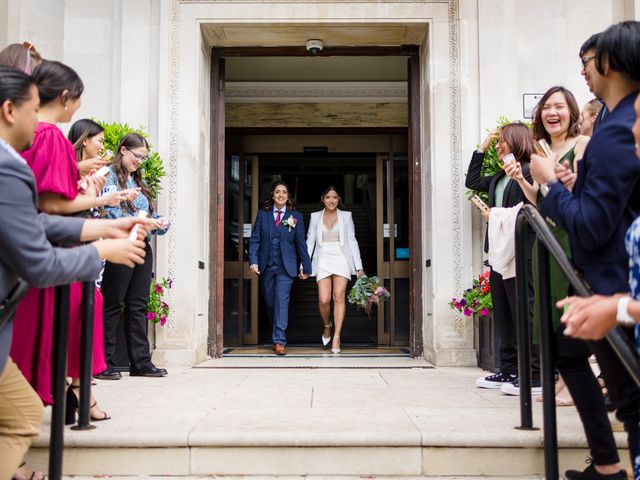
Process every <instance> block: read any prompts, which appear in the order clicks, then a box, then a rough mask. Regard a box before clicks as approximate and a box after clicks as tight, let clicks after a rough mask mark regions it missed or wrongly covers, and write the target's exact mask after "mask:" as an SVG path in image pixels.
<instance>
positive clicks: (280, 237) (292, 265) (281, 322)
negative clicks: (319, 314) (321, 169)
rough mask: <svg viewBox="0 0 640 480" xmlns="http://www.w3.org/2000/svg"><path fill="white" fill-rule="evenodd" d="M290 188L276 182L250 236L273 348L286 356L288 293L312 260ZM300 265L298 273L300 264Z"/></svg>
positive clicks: (252, 264) (252, 265) (251, 261)
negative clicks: (269, 322) (290, 194)
mask: <svg viewBox="0 0 640 480" xmlns="http://www.w3.org/2000/svg"><path fill="white" fill-rule="evenodd" d="M294 208H295V207H294V206H293V202H292V200H291V199H290V198H289V187H288V186H287V184H286V183H285V182H283V181H282V180H278V181H276V182H275V183H274V184H273V185H272V186H271V190H270V192H269V199H268V200H267V201H266V202H264V209H263V210H259V211H258V215H257V217H256V222H255V224H254V226H253V232H252V233H251V238H250V239H249V265H250V266H249V268H250V269H251V271H252V272H254V273H255V274H256V275H259V276H260V291H261V292H262V296H263V297H264V301H265V304H266V306H267V313H268V315H269V320H271V325H272V329H273V331H272V339H273V351H274V352H275V354H276V355H285V354H286V349H285V346H286V345H287V337H286V331H287V325H288V324H289V294H290V292H291V287H292V285H293V281H294V280H295V278H296V276H299V277H300V278H301V279H302V280H305V279H306V278H308V277H309V275H310V274H311V260H310V259H309V253H308V252H307V244H306V241H305V233H304V221H303V219H302V215H301V214H300V212H297V211H295V210H294ZM300 265H301V268H300V273H299V274H298V266H300Z"/></svg>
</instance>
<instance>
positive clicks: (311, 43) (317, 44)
mask: <svg viewBox="0 0 640 480" xmlns="http://www.w3.org/2000/svg"><path fill="white" fill-rule="evenodd" d="M305 47H306V48H307V52H309V53H310V54H311V55H317V54H319V53H320V52H321V51H322V49H323V48H324V43H322V40H307V43H306V45H305Z"/></svg>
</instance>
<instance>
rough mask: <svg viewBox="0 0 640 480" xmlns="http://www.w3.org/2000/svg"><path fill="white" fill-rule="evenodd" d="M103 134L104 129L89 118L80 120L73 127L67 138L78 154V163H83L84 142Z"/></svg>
mask: <svg viewBox="0 0 640 480" xmlns="http://www.w3.org/2000/svg"><path fill="white" fill-rule="evenodd" d="M102 132H104V128H102V126H101V125H100V124H99V123H98V122H94V121H93V120H90V119H88V118H83V119H81V120H78V121H77V122H74V123H73V125H71V128H70V129H69V135H67V138H68V139H69V141H70V142H71V143H73V149H74V150H75V152H76V161H78V162H81V161H82V154H83V151H84V141H85V140H86V139H87V138H91V137H95V136H96V135H98V134H99V133H102Z"/></svg>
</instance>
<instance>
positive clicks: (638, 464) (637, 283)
mask: <svg viewBox="0 0 640 480" xmlns="http://www.w3.org/2000/svg"><path fill="white" fill-rule="evenodd" d="M624 243H625V246H626V248H627V253H628V254H629V290H630V292H631V297H632V298H633V299H634V300H640V218H636V220H635V221H634V222H633V223H632V224H631V226H630V227H629V230H627V234H626V236H625V238H624ZM634 333H635V338H636V349H637V350H638V351H639V352H640V324H639V323H636V326H635V328H634ZM639 431H640V430H639ZM638 440H639V442H638V443H639V444H640V438H639V439H638ZM633 473H634V475H633V476H634V478H636V479H638V478H640V454H638V455H636V458H635V459H634V461H633Z"/></svg>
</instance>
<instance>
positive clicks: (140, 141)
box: [111, 133, 155, 215]
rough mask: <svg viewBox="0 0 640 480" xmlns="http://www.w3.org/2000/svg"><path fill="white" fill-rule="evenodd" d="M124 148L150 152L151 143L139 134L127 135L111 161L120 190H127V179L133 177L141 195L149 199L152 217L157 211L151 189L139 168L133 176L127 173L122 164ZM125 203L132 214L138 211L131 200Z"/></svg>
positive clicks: (132, 173)
mask: <svg viewBox="0 0 640 480" xmlns="http://www.w3.org/2000/svg"><path fill="white" fill-rule="evenodd" d="M122 147H124V148H125V149H126V150H133V149H134V148H139V147H144V148H146V149H147V150H149V143H148V142H147V139H146V138H144V137H143V136H142V135H140V134H139V133H127V134H126V135H125V136H124V137H122V140H120V143H118V151H117V152H116V155H115V157H113V160H112V161H111V168H112V169H113V173H115V174H116V179H117V180H118V186H119V187H120V190H123V189H125V188H127V177H128V176H129V175H131V176H132V177H133V180H134V181H135V182H136V185H137V186H138V187H140V190H141V192H140V193H142V194H143V195H144V196H145V197H147V200H149V212H148V213H149V214H150V215H151V214H153V212H154V211H155V203H154V200H153V195H152V194H151V190H150V189H149V186H148V185H147V182H145V181H144V180H143V178H142V173H141V172H140V169H139V168H138V169H137V170H136V171H135V172H131V174H129V172H127V169H126V168H124V165H123V163H122ZM123 203H124V204H125V207H126V208H127V209H128V210H129V212H130V213H134V212H135V211H136V209H135V208H134V206H133V203H131V202H130V201H129V200H127V201H125V202H123Z"/></svg>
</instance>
